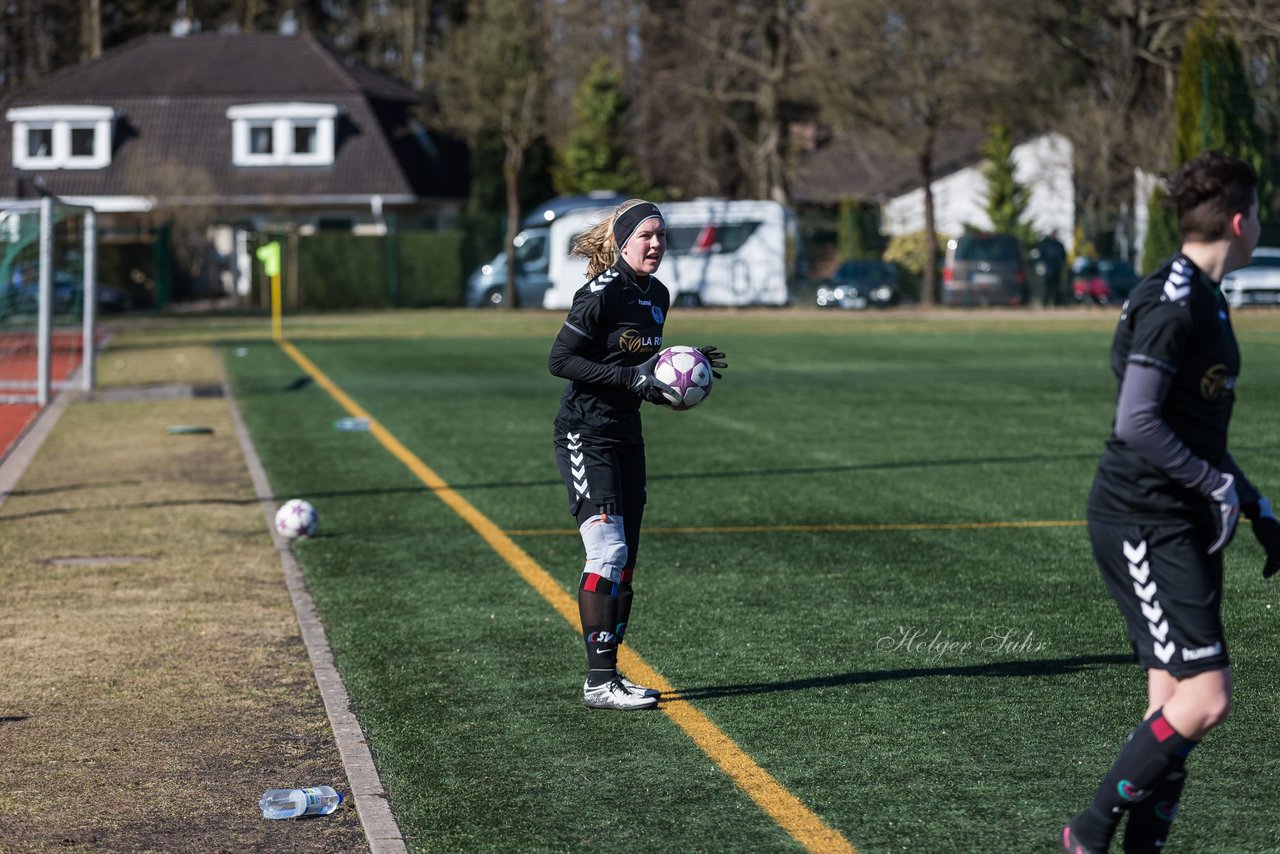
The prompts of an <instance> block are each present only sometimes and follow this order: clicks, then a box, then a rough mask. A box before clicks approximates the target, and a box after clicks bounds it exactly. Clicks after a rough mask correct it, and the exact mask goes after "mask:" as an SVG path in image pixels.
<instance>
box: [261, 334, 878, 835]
mask: <svg viewBox="0 0 1280 854" xmlns="http://www.w3.org/2000/svg"><path fill="white" fill-rule="evenodd" d="M279 344H280V347H281V349H283V350H284V351H285V353H287V354H288V355H289V357H290V358H291V359H293V360H294V361H295V362H297V363H298V365H299V366H300V367H301V368H302V369H303V370H304V371H306V372H307V374H308V375H309V376H310V377H311V378H312V379H313V380H315V382H316V383H317V384H318V385H319V386H320V387H321V388H323V389H324V390H325V391H327V392H328V393H329V394H330V395H331V396H332V397H333V399H334V400H336V401H337V402H338V403H339V405H341V406H342V408H343V409H345V410H346V411H347V412H348V413H349V414H350V415H352V416H353V417H356V418H367V419H368V420H369V432H370V433H372V434H373V436H374V438H376V439H377V440H378V441H379V442H380V443H382V446H383V447H385V448H386V449H387V450H388V451H390V452H391V454H392V456H394V457H395V458H396V459H398V460H399V461H400V462H402V463H404V465H405V467H406V468H408V469H409V471H411V472H413V473H414V475H416V476H417V477H418V479H419V480H421V481H422V482H423V483H424V484H426V486H427V487H428V488H429V489H431V491H432V492H434V493H435V494H436V495H437V496H438V497H439V498H440V500H441V501H443V502H444V503H445V504H446V505H447V506H448V507H449V509H451V510H453V511H454V512H455V513H457V514H458V515H459V516H461V517H462V518H463V519H464V520H465V521H466V522H467V524H469V525H470V526H471V527H472V528H474V529H475V531H476V533H477V534H479V535H480V537H481V538H482V539H483V540H484V541H485V542H486V543H488V544H489V546H490V547H491V548H492V549H493V550H494V551H495V552H497V553H498V554H499V555H500V556H501V557H502V559H503V560H505V561H506V562H507V563H508V564H510V566H511V568H512V569H514V570H515V571H516V572H517V573H518V574H519V576H520V577H521V578H523V579H524V580H525V581H526V582H527V583H528V584H529V586H530V587H532V588H533V589H534V590H536V591H537V592H538V594H539V595H540V596H542V598H543V599H545V600H546V601H547V602H548V603H549V604H550V605H551V607H552V608H555V610H556V611H557V612H558V613H559V614H560V616H562V617H564V618H565V620H567V621H568V623H569V625H571V626H572V627H573V628H574V630H575V631H577V632H581V631H582V628H581V623H579V621H578V603H577V602H576V601H574V599H573V598H572V597H571V596H570V595H569V594H568V593H566V592H565V590H564V588H563V587H561V586H560V585H559V584H558V583H557V582H556V580H555V579H554V578H552V577H551V575H550V574H549V573H548V572H547V571H546V570H545V569H543V568H542V567H541V566H539V565H538V563H537V561H535V560H534V559H533V558H531V557H529V555H528V554H527V553H526V552H525V551H524V550H523V549H521V548H520V547H519V546H518V545H516V544H515V543H514V542H513V541H512V540H511V538H510V537H509V536H507V534H506V533H504V532H503V531H502V529H501V528H499V527H498V526H497V525H495V524H494V523H493V522H492V521H490V520H489V518H488V517H487V516H485V515H484V514H483V513H481V512H480V511H479V510H477V509H476V508H475V507H473V506H472V505H471V502H469V501H467V500H466V499H465V498H463V497H462V496H461V495H459V494H458V493H457V492H455V491H454V490H453V488H452V487H450V486H449V484H447V483H445V481H444V480H443V479H442V478H441V477H440V476H439V475H438V474H436V473H435V472H434V471H433V470H432V469H431V468H430V467H429V466H428V465H427V464H426V463H424V462H422V460H420V459H418V457H417V456H416V455H414V453H413V452H412V451H410V450H409V449H408V448H406V447H405V446H404V445H403V444H401V442H400V440H399V439H397V438H396V437H395V436H393V435H392V434H391V433H390V432H388V431H387V429H386V428H385V427H383V426H382V425H381V424H380V423H379V422H378V420H377V419H376V418H374V417H372V416H371V415H370V414H369V413H368V412H366V411H365V410H364V408H363V407H361V406H360V404H358V403H356V402H355V401H354V400H352V399H351V398H350V397H348V396H347V394H346V392H344V391H343V390H342V389H341V388H339V387H338V386H337V385H335V384H334V383H333V381H332V380H330V379H329V378H328V377H327V376H325V374H324V372H323V371H321V370H320V369H319V368H317V367H316V366H315V364H314V363H313V362H312V361H311V360H310V359H308V358H307V357H306V356H304V355H302V353H301V352H300V351H299V350H298V348H296V347H294V346H293V344H291V343H290V342H288V341H283V340H282V341H280V342H279ZM618 663H619V665H620V666H621V668H622V670H623V671H624V672H626V673H627V674H629V675H630V676H632V677H633V678H634V679H635V681H637V682H640V683H641V684H644V685H649V686H651V687H653V688H657V689H658V690H659V691H661V692H662V693H663V694H672V693H674V692H675V688H674V687H673V686H672V685H671V684H670V683H669V682H667V680H666V679H664V678H663V677H662V675H661V674H660V673H658V671H656V670H654V669H653V668H652V667H650V666H649V665H648V664H647V663H645V661H644V659H643V658H641V657H640V655H639V654H638V653H636V652H635V651H634V650H632V649H630V648H629V647H626V646H623V647H620V648H619V649H618ZM660 708H661V709H662V711H663V712H664V713H665V714H666V715H667V717H669V718H670V719H671V720H672V721H673V722H674V723H675V724H676V726H678V727H680V729H682V730H684V732H685V734H686V735H688V736H689V738H691V739H693V742H694V743H695V744H696V745H698V747H699V748H701V749H702V751H703V752H704V753H706V754H707V756H709V757H710V758H711V761H712V762H714V763H715V764H716V765H717V766H719V768H720V769H721V770H722V771H724V772H725V773H726V774H728V775H729V777H730V778H731V779H732V780H733V781H734V782H735V783H737V784H738V786H739V787H740V788H741V789H742V790H743V791H744V792H746V793H747V795H749V796H750V797H751V799H752V800H753V801H755V802H756V804H757V805H758V806H759V807H760V808H761V809H762V810H764V812H765V813H766V814H767V815H768V816H769V817H770V818H772V819H773V820H774V821H775V822H777V824H778V826H779V827H781V828H782V829H783V830H785V831H786V832H787V833H789V834H790V835H791V837H792V838H793V839H795V840H796V841H797V842H799V843H800V844H801V845H803V846H804V847H805V848H806V849H808V850H809V851H814V852H819V851H820V852H828V851H830V852H849V854H856V851H855V850H854V847H853V845H851V844H850V843H849V841H848V840H847V839H845V838H844V836H842V835H841V834H840V832H839V831H838V830H836V829H834V828H832V827H831V826H829V825H827V824H826V823H825V822H823V821H822V819H821V818H819V817H818V816H817V815H816V814H815V813H814V812H813V811H812V810H810V809H809V808H808V807H807V806H805V804H804V802H803V801H801V800H800V799H799V798H797V797H796V796H795V795H793V794H791V792H790V791H788V790H787V788H786V787H785V786H783V785H782V784H781V783H779V782H778V781H777V780H775V779H774V778H773V777H772V776H771V775H770V774H769V772H767V771H765V770H764V769H763V768H761V767H760V766H759V765H757V764H756V762H755V760H754V759H752V758H751V757H750V756H749V755H748V754H747V752H746V751H744V750H743V749H742V748H740V747H738V745H737V744H735V743H734V742H733V740H732V739H731V738H729V737H728V736H727V735H725V734H724V733H723V732H721V731H720V729H719V727H717V726H716V725H715V724H714V723H712V722H711V719H710V718H708V717H707V716H706V715H704V714H703V713H702V712H700V711H698V710H697V709H696V708H694V707H693V706H692V705H691V704H690V703H689V702H688V701H686V700H681V699H672V700H667V701H664V702H663V703H662V704H661V706H660Z"/></svg>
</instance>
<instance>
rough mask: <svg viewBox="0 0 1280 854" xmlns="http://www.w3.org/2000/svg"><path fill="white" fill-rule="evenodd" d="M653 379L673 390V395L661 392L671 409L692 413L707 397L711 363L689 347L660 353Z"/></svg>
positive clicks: (709, 392)
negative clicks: (687, 410)
mask: <svg viewBox="0 0 1280 854" xmlns="http://www.w3.org/2000/svg"><path fill="white" fill-rule="evenodd" d="M653 375H654V377H656V378H657V379H659V380H661V381H662V382H664V383H666V384H667V385H669V386H671V388H673V389H675V395H670V394H667V393H666V392H663V397H665V398H666V399H667V401H668V403H667V406H669V407H671V408H672V409H676V410H681V411H683V410H685V409H693V408H694V407H695V406H697V405H698V404H699V403H702V401H704V400H706V399H707V395H709V394H711V362H710V361H709V360H708V359H707V357H706V356H704V355H702V354H701V353H699V352H698V351H697V350H695V349H694V348H693V347H684V346H676V347H668V348H666V349H665V350H663V351H662V352H661V353H659V354H658V362H657V364H656V365H654V368H653Z"/></svg>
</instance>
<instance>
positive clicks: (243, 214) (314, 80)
mask: <svg viewBox="0 0 1280 854" xmlns="http://www.w3.org/2000/svg"><path fill="white" fill-rule="evenodd" d="M422 106H423V105H422V100H421V98H420V96H419V95H418V93H416V92H414V91H413V90H412V89H410V88H409V87H407V86H405V85H403V84H402V83H400V82H399V81H397V80H394V79H392V78H390V77H388V76H386V75H383V74H381V73H378V72H375V71H373V70H370V69H368V68H365V67H363V66H361V65H359V64H357V63H355V62H352V61H350V60H348V59H345V58H344V57H342V56H341V55H339V54H338V53H336V52H335V51H334V50H333V49H331V48H330V47H328V46H326V45H324V44H322V43H321V42H320V41H319V40H318V39H316V38H315V37H313V36H311V35H309V34H307V33H299V34H297V35H286V34H281V33H235V34H224V33H208V34H200V33H195V34H190V35H183V36H173V35H154V36H147V37H143V38H140V39H137V40H135V41H133V42H130V43H128V44H125V45H123V46H120V47H118V48H115V49H112V50H109V51H107V52H106V53H104V54H103V55H102V56H101V57H100V58H99V59H97V60H94V61H92V62H88V63H85V64H83V65H80V66H77V67H74V68H68V69H65V70H63V71H61V72H59V73H57V74H55V75H52V76H51V77H49V78H47V79H46V80H44V81H42V82H41V83H39V84H37V85H35V86H33V87H31V88H30V89H27V90H25V91H22V92H19V93H17V94H14V95H12V96H11V97H9V98H8V99H7V100H6V101H5V102H4V103H3V104H0V116H2V117H3V122H0V206H3V204H4V203H5V202H6V201H10V200H19V199H31V198H37V197H40V196H43V195H49V194H52V195H54V196H57V197H59V198H62V199H64V200H66V201H68V202H71V203H74V204H80V205H87V206H91V207H93V208H94V209H96V210H97V211H98V212H99V221H100V223H101V224H102V225H103V226H104V228H105V229H106V230H108V231H110V230H111V229H112V228H113V227H115V228H120V227H122V226H124V227H127V226H128V225H129V224H130V223H131V222H137V221H139V220H140V219H142V218H145V219H146V220H147V221H148V222H156V221H160V220H163V218H164V216H165V215H166V213H179V212H181V211H184V210H185V211H187V212H188V215H190V213H191V212H192V211H196V212H199V214H198V215H207V216H209V217H210V218H211V220H212V221H211V222H210V223H209V225H210V226H213V227H215V229H216V230H215V232H212V233H211V234H210V237H211V238H212V239H213V241H214V243H216V244H217V245H218V246H219V251H220V253H222V254H226V253H233V254H236V255H238V256H242V255H244V254H245V253H246V252H247V248H246V243H245V241H244V239H243V236H244V234H245V233H248V232H252V231H260V230H263V229H268V228H273V229H279V230H286V231H296V232H298V233H302V234H306V233H307V232H308V231H310V230H315V229H325V228H329V229H344V230H354V231H357V232H366V233H380V232H381V231H382V230H384V229H385V228H386V227H387V221H388V218H389V217H391V216H393V215H394V217H395V220H396V222H397V223H398V224H400V225H402V226H405V225H408V226H419V227H432V226H438V225H444V224H448V223H449V222H450V221H451V220H452V218H453V217H454V216H456V215H457V214H458V213H459V212H460V211H461V210H462V207H463V205H464V203H465V200H466V196H467V192H468V183H469V172H468V170H469V166H468V160H467V153H466V149H465V147H463V146H462V145H461V144H460V143H457V142H456V141H453V140H450V139H447V138H445V137H442V136H439V135H437V134H435V133H432V132H431V131H430V130H429V129H428V128H427V127H426V126H425V125H424V124H423V122H422V120H421V119H420V118H419V115H420V112H421V109H422ZM233 261H234V263H229V264H228V267H229V268H230V269H232V270H238V271H242V272H243V273H244V274H245V275H247V270H248V269H249V267H248V262H247V258H245V257H237V258H236V259H233ZM240 261H243V262H244V263H243V264H241V263H239V262H240ZM235 278H236V284H235V288H236V289H237V290H240V289H242V288H247V283H246V282H244V281H241V278H242V276H241V274H240V273H237V274H235ZM242 292H247V290H242Z"/></svg>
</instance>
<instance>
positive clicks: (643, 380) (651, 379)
mask: <svg viewBox="0 0 1280 854" xmlns="http://www.w3.org/2000/svg"><path fill="white" fill-rule="evenodd" d="M657 364H658V354H657V353H654V354H653V356H651V357H650V358H649V361H647V362H645V363H644V364H643V365H638V366H637V367H634V368H632V369H631V370H632V371H634V373H633V374H632V375H631V382H630V383H629V384H628V386H627V387H628V388H630V389H631V390H632V391H633V392H635V393H636V394H638V395H640V396H641V397H642V398H644V399H645V400H647V401H649V402H650V403H657V404H660V405H662V406H670V405H671V401H672V400H679V397H680V396H679V395H677V394H676V390H675V389H673V388H672V387H671V386H669V385H667V384H666V383H664V382H663V381H662V380H660V379H658V378H657V377H655V376H654V375H653V368H654V366H655V365H657ZM668 394H670V395H671V397H670V398H668V397H667V395H668Z"/></svg>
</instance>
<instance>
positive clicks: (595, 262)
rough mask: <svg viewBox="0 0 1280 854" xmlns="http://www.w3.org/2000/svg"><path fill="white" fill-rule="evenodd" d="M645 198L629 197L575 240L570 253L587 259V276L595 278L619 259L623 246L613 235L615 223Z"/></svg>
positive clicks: (642, 202)
mask: <svg viewBox="0 0 1280 854" xmlns="http://www.w3.org/2000/svg"><path fill="white" fill-rule="evenodd" d="M644 203H645V201H644V199H627V200H626V201H625V202H623V203H622V204H620V205H618V207H617V209H616V210H615V211H614V212H613V213H612V214H610V215H609V216H608V217H607V218H606V219H604V220H601V221H600V222H598V223H596V224H595V225H593V226H591V228H588V229H587V230H586V231H584V232H582V233H581V234H579V235H578V236H577V237H575V238H574V240H573V246H572V247H571V248H570V249H569V254H570V255H577V256H578V257H579V258H586V259H587V278H588V279H594V278H595V277H596V276H598V275H600V274H601V273H603V272H604V271H605V270H607V269H609V268H610V267H612V266H613V265H614V264H615V263H617V261H618V254H619V253H620V252H621V251H622V248H621V247H620V246H618V241H617V240H616V239H615V238H614V236H613V224H614V222H616V221H617V219H618V217H619V216H621V215H622V214H624V213H626V212H627V211H628V210H630V209H631V208H633V207H635V206H636V205H642V204H644Z"/></svg>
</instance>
